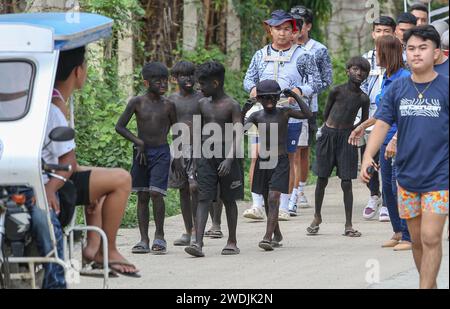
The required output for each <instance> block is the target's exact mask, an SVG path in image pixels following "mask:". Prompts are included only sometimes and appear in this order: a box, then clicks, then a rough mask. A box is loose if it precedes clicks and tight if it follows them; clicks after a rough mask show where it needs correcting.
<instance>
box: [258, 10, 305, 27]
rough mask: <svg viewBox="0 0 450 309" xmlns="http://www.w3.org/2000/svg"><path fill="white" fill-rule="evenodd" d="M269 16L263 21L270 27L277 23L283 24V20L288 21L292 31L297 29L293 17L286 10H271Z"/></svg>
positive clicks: (277, 24)
mask: <svg viewBox="0 0 450 309" xmlns="http://www.w3.org/2000/svg"><path fill="white" fill-rule="evenodd" d="M270 16H271V18H270V19H268V20H266V21H264V23H265V24H266V25H269V26H271V27H276V26H279V25H281V24H284V23H285V22H287V21H289V22H291V24H292V28H293V30H294V32H295V31H297V25H296V22H295V19H294V18H293V17H292V15H291V14H289V13H288V12H286V11H283V10H276V11H273V12H272V14H271V15H270Z"/></svg>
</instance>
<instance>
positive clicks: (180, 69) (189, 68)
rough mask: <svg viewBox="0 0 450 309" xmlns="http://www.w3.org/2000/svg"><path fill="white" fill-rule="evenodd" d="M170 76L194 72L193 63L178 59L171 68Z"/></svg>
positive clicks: (186, 74) (188, 74) (192, 73)
mask: <svg viewBox="0 0 450 309" xmlns="http://www.w3.org/2000/svg"><path fill="white" fill-rule="evenodd" d="M171 73H172V76H174V77H178V76H181V75H184V76H190V75H194V74H195V64H193V63H192V62H190V61H184V60H182V61H179V62H177V63H176V64H175V65H174V66H173V68H172V72H171Z"/></svg>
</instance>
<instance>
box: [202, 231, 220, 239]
mask: <svg viewBox="0 0 450 309" xmlns="http://www.w3.org/2000/svg"><path fill="white" fill-rule="evenodd" d="M205 236H206V237H211V238H222V237H223V233H222V231H220V230H209V231H207V232H206V233H205Z"/></svg>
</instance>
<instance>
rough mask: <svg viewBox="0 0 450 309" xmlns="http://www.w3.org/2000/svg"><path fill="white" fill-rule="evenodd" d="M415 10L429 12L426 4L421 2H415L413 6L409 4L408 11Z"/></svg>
mask: <svg viewBox="0 0 450 309" xmlns="http://www.w3.org/2000/svg"><path fill="white" fill-rule="evenodd" d="M416 10H417V11H422V12H425V13H427V15H428V14H429V12H428V8H427V6H426V5H425V4H422V3H416V4H414V5H413V6H411V8H410V9H409V11H410V12H412V11H416Z"/></svg>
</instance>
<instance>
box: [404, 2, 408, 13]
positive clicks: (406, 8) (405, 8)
mask: <svg viewBox="0 0 450 309" xmlns="http://www.w3.org/2000/svg"><path fill="white" fill-rule="evenodd" d="M403 6H404V10H405V13H406V12H408V0H403Z"/></svg>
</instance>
